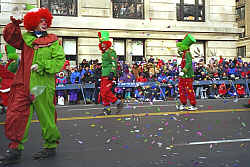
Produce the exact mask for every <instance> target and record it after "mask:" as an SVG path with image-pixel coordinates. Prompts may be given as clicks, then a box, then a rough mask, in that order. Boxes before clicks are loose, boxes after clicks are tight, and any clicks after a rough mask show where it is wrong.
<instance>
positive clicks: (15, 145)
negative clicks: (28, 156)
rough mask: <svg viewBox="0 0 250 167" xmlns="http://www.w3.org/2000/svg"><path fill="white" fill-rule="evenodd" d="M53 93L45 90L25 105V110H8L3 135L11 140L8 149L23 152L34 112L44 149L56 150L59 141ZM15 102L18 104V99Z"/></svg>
mask: <svg viewBox="0 0 250 167" xmlns="http://www.w3.org/2000/svg"><path fill="white" fill-rule="evenodd" d="M54 95H55V94H54V91H53V90H50V89H47V88H46V89H45V91H44V92H43V93H42V94H41V95H39V96H38V97H37V99H35V101H33V103H31V104H30V105H28V104H27V105H26V106H27V107H28V108H27V110H19V111H18V108H16V109H14V110H8V111H7V113H6V121H5V135H6V137H7V138H8V139H9V140H11V143H10V144H9V146H8V147H9V148H12V149H19V150H23V149H24V146H23V144H24V143H25V142H26V141H27V140H28V131H29V127H30V124H31V120H32V117H33V113H34V112H36V115H37V118H38V120H39V122H40V126H41V129H42V137H43V140H44V144H43V147H44V148H56V147H57V144H58V141H59V139H60V136H61V135H60V132H59V130H58V128H57V126H56V110H55V104H54V100H53V99H54ZM16 102H17V103H20V102H19V100H18V98H16Z"/></svg>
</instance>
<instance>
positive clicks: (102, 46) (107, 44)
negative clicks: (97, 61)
mask: <svg viewBox="0 0 250 167" xmlns="http://www.w3.org/2000/svg"><path fill="white" fill-rule="evenodd" d="M98 46H99V49H100V50H101V51H102V53H104V52H106V50H108V49H109V48H110V47H111V46H112V42H111V41H103V42H101V43H99V45H98Z"/></svg>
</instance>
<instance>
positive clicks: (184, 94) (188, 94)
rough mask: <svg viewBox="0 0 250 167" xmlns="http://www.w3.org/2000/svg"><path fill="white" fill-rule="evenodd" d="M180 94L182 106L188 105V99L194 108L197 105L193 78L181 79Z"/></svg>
mask: <svg viewBox="0 0 250 167" xmlns="http://www.w3.org/2000/svg"><path fill="white" fill-rule="evenodd" d="M179 94H180V101H181V103H182V104H184V105H186V104H187V99H189V101H190V104H191V105H192V106H195V105H196V100H195V94H194V89H193V78H179Z"/></svg>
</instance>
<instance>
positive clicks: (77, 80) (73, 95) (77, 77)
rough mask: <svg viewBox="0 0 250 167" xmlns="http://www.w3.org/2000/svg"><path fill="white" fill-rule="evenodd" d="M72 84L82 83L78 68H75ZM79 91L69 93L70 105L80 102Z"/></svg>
mask: <svg viewBox="0 0 250 167" xmlns="http://www.w3.org/2000/svg"><path fill="white" fill-rule="evenodd" d="M70 82H71V84H77V83H80V73H79V72H78V71H77V68H76V67H75V68H73V70H72V73H71V75H70ZM78 92H79V90H78V89H72V90H70V91H69V104H76V103H77V100H78Z"/></svg>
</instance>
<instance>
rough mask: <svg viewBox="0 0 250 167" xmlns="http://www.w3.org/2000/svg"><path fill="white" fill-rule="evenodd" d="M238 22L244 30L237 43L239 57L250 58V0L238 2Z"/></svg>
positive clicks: (239, 0)
mask: <svg viewBox="0 0 250 167" xmlns="http://www.w3.org/2000/svg"><path fill="white" fill-rule="evenodd" d="M236 22H237V23H238V27H239V28H242V29H243V32H242V33H241V34H240V39H239V41H238V43H237V55H238V56H241V57H250V0H236Z"/></svg>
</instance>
